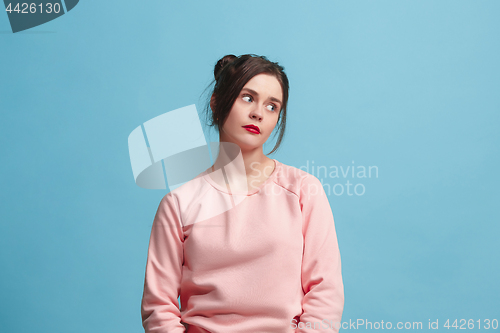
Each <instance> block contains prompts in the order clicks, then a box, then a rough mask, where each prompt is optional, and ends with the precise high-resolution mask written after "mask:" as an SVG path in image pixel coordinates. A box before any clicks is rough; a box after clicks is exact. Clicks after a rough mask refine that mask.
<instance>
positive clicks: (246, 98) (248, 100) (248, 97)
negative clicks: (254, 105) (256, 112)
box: [243, 95, 252, 102]
mask: <svg viewBox="0 0 500 333" xmlns="http://www.w3.org/2000/svg"><path fill="white" fill-rule="evenodd" d="M251 99H252V97H251V96H248V95H245V96H243V100H245V101H247V102H251Z"/></svg>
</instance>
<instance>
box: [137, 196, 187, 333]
mask: <svg viewBox="0 0 500 333" xmlns="http://www.w3.org/2000/svg"><path fill="white" fill-rule="evenodd" d="M183 245H184V237H183V231H182V224H181V219H180V214H179V209H178V204H177V201H176V199H175V197H174V196H173V195H172V194H171V193H168V194H167V195H165V196H164V197H163V199H162V200H161V202H160V205H159V207H158V210H157V211H156V215H155V218H154V221H153V226H152V228H151V237H150V240H149V249H148V259H147V264H146V275H145V279H144V292H143V297H142V303H141V316H142V325H143V327H144V329H145V332H146V333H167V332H169V333H171V332H172V333H182V332H185V330H186V329H185V327H184V325H182V323H181V314H180V310H179V307H178V302H177V298H178V297H179V292H180V284H181V278H182V265H183V261H184V252H183Z"/></svg>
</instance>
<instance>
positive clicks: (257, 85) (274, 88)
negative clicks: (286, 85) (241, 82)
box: [242, 73, 283, 101]
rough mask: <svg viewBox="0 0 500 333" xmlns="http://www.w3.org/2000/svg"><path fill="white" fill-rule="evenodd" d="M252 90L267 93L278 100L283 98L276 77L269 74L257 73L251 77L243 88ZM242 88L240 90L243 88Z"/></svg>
mask: <svg viewBox="0 0 500 333" xmlns="http://www.w3.org/2000/svg"><path fill="white" fill-rule="evenodd" d="M245 88H247V89H249V90H253V91H254V92H257V93H258V94H263V95H269V96H271V97H274V98H277V99H279V100H280V101H281V100H282V99H283V91H282V88H281V84H280V83H279V81H278V79H277V78H276V77H275V76H274V75H271V74H266V73H262V74H258V75H255V76H254V77H253V78H251V79H250V80H249V81H248V82H247V84H245V86H244V87H243V89H245ZM243 89H242V90H243Z"/></svg>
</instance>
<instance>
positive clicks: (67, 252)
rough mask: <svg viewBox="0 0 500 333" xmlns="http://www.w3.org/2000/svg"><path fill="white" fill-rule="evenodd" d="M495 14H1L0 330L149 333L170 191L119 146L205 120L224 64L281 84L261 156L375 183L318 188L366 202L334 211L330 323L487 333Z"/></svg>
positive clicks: (86, 10)
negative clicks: (266, 73) (153, 250)
mask: <svg viewBox="0 0 500 333" xmlns="http://www.w3.org/2000/svg"><path fill="white" fill-rule="evenodd" d="M499 13H500V2H498V1H457V0H453V1H451V0H447V1H444V0H440V1H398V0H392V1H381V0H378V1H332V0H327V1H326V0H323V1H292V2H290V1H260V0H258V1H251V2H249V1H240V2H234V1H190V2H186V3H184V2H182V3H180V2H177V1H159V0H156V1H147V2H132V1H130V2H127V3H125V2H123V1H117V0H114V1H98V2H96V1H80V3H79V4H78V5H77V6H76V7H75V8H74V9H73V10H72V11H71V12H69V13H68V14H65V15H63V16H61V17H60V18H58V19H56V20H53V21H51V22H48V23H46V24H43V25H41V26H38V27H35V28H33V29H30V30H27V31H25V32H20V33H16V34H13V33H12V32H11V30H10V25H9V21H8V18H7V14H6V13H3V14H2V13H0V49H1V52H0V62H1V65H0V110H1V129H2V130H1V132H0V137H1V143H2V144H1V147H0V153H1V165H0V172H1V177H0V186H1V209H0V220H1V223H0V267H1V274H0V285H1V289H0V293H1V296H0V298H1V302H0V330H1V331H3V332H41V333H42V332H63V331H64V332H85V333H87V332H122V333H125V332H142V331H143V329H142V325H141V317H140V302H141V297H142V291H143V283H144V273H145V265H146V256H147V247H148V241H149V235H150V232H151V225H152V221H153V217H154V214H155V212H156V209H157V207H158V204H159V201H160V200H161V198H162V197H163V196H164V195H165V194H166V191H164V190H147V189H143V188H140V187H138V186H137V185H135V183H134V179H133V174H132V169H131V165H130V159H129V155H128V147H127V138H128V135H129V134H130V132H131V131H132V130H133V129H134V128H136V127H137V126H139V125H140V124H142V123H144V122H145V121H147V120H149V119H151V118H153V117H156V116H158V115H160V114H163V113H165V112H167V111H170V110H174V109H177V108H180V107H183V106H186V105H190V104H196V106H197V109H198V112H199V113H200V114H201V113H202V110H203V108H204V106H205V101H206V98H207V95H202V92H203V90H204V89H205V88H206V87H207V85H208V84H209V83H210V81H211V80H212V79H213V66H214V64H215V62H216V61H217V60H218V59H219V58H221V57H222V56H224V55H225V54H230V53H231V54H236V55H240V54H245V53H255V54H261V55H266V56H267V57H268V58H269V59H270V60H272V61H278V62H279V63H280V64H281V65H283V66H284V67H285V70H286V72H287V74H288V77H289V80H290V84H291V87H290V100H289V113H288V119H287V132H286V134H285V138H284V142H283V144H282V146H281V148H280V150H279V151H278V153H276V154H273V155H270V157H272V158H276V159H277V160H279V161H281V162H282V163H285V164H288V165H292V166H295V167H300V166H305V165H306V164H307V163H309V165H310V166H311V165H312V163H314V165H315V166H317V165H323V166H327V167H328V168H329V167H330V166H337V167H340V166H342V167H343V168H344V169H345V168H347V167H348V166H353V165H355V166H365V167H368V166H376V167H377V168H378V177H375V176H374V174H372V177H371V178H364V179H363V178H352V177H350V176H347V177H346V178H344V177H343V176H340V178H337V179H334V178H328V179H323V181H324V182H325V183H329V184H330V185H331V186H333V185H335V184H337V183H340V184H346V182H347V181H348V180H349V181H350V183H351V184H357V183H362V184H363V186H364V187H365V193H364V194H363V195H351V196H349V195H347V194H346V193H345V192H344V193H343V194H342V195H336V194H334V193H331V194H330V195H329V199H330V204H331V206H332V210H333V213H334V217H335V223H336V229H337V234H338V240H339V246H340V250H341V255H342V268H343V277H344V283H345V308H344V315H343V321H347V322H348V321H349V319H351V320H357V319H360V318H361V319H365V320H369V321H372V322H380V321H381V320H384V322H387V321H392V322H393V323H394V325H395V323H396V322H398V321H401V322H406V321H411V322H413V321H420V322H422V323H423V326H424V330H427V325H428V320H429V319H431V320H432V321H435V320H436V319H439V326H440V329H439V331H445V330H446V329H443V327H442V325H443V324H444V321H445V320H446V319H448V318H449V319H452V320H454V319H462V318H463V319H474V320H476V321H477V320H478V319H481V320H482V319H485V318H489V319H494V318H497V319H500V311H499V310H500V305H499V304H500V303H499V301H498V300H499V296H500V287H499V283H498V280H499V278H500V269H499V264H498V263H499V262H500V246H499V245H498V244H499V243H498V239H499V231H500V227H499V223H498V222H499V213H498V202H499V194H498V187H499V185H500V179H499V172H498V166H499V162H500V160H499V144H500V136H499V132H498V123H499V120H500V119H499V118H500V117H499V111H500V110H499V109H500V94H499V87H500V62H499V61H498V60H499V52H500V47H499V46H500V38H499V32H500V21H499V20H498V15H499ZM202 119H204V118H202ZM204 130H205V131H206V132H205V134H206V137H207V141H210V140H212V141H217V140H218V135H217V134H216V132H215V131H213V130H209V129H208V128H207V127H204ZM273 146H274V141H273V142H272V143H271V144H269V145H266V146H265V148H266V149H265V152H266V153H267V152H269V151H270V150H271V148H272V147H273ZM309 172H310V173H312V170H309ZM338 189H339V188H338V187H337V190H338ZM337 193H338V192H337ZM351 193H352V191H351ZM476 325H477V323H476ZM446 331H447V330H446Z"/></svg>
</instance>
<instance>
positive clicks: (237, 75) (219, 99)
mask: <svg viewBox="0 0 500 333" xmlns="http://www.w3.org/2000/svg"><path fill="white" fill-rule="evenodd" d="M284 69H285V68H284V67H282V66H280V65H278V63H277V62H272V61H269V60H268V59H267V58H266V57H265V56H258V55H255V54H244V55H242V56H239V57H237V56H235V55H232V54H228V55H226V56H224V57H222V58H221V59H220V60H219V61H217V64H216V65H215V68H214V78H215V79H214V81H212V83H211V84H213V83H214V82H215V86H214V89H213V92H212V94H211V95H210V97H211V96H212V95H213V96H214V103H213V104H214V105H213V106H214V107H213V110H212V108H211V106H210V98H209V101H208V103H207V107H206V113H207V118H208V119H210V123H209V126H214V127H217V130H218V131H219V133H220V132H221V129H222V126H223V124H224V121H225V120H226V118H227V117H228V115H229V112H230V111H231V108H232V107H233V104H234V102H235V100H236V98H238V95H239V94H240V92H241V89H243V87H244V86H245V84H247V82H248V81H250V80H251V79H252V78H253V77H254V76H256V75H258V74H262V73H266V74H271V75H273V76H275V77H276V79H277V80H278V82H279V83H280V85H281V89H282V91H283V105H282V106H281V110H280V113H279V117H278V129H279V137H278V140H277V142H276V145H275V146H274V148H273V150H272V151H271V152H270V153H269V154H272V153H273V152H274V151H276V149H278V147H279V146H280V144H281V141H282V140H283V136H284V134H285V126H286V107H287V104H288V90H289V84H288V78H287V76H286V74H285V72H284ZM280 120H281V121H280ZM275 135H276V133H275ZM269 154H267V155H269Z"/></svg>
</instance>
